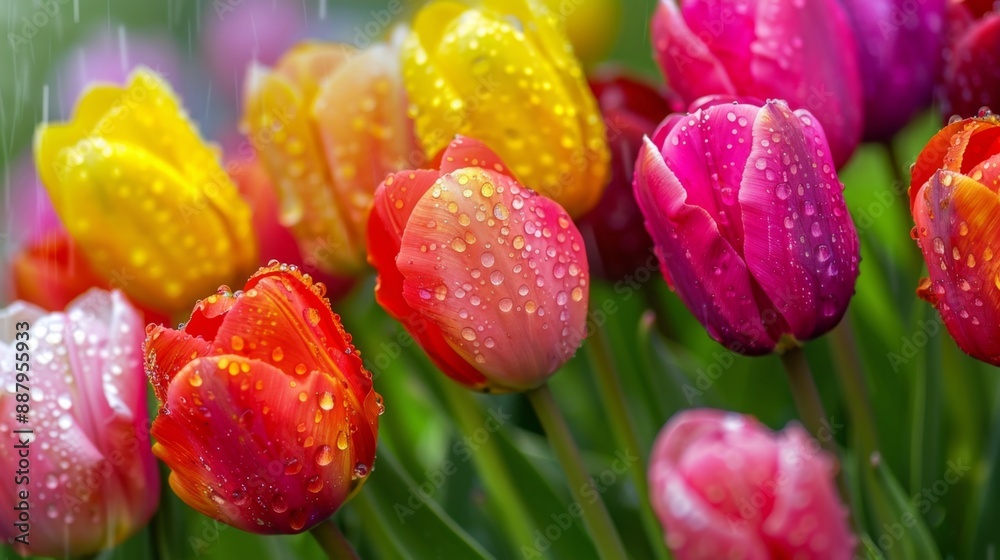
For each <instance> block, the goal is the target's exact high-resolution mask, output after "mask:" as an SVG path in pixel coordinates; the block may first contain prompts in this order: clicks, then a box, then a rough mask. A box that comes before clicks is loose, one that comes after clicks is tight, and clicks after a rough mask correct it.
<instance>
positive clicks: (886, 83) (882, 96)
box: [841, 0, 947, 141]
mask: <svg viewBox="0 0 1000 560" xmlns="http://www.w3.org/2000/svg"><path fill="white" fill-rule="evenodd" d="M841 2H842V3H843V5H844V8H845V9H846V10H847V14H848V16H849V17H850V20H851V23H852V24H853V26H854V30H855V38H856V39H857V43H858V56H859V62H860V67H861V84H862V87H863V88H864V117H865V122H864V138H865V139H866V140H871V141H888V140H890V139H892V137H893V136H895V134H896V133H897V132H898V131H899V130H900V129H901V128H903V127H904V126H906V124H907V123H908V122H910V119H912V118H913V116H914V115H916V114H917V113H918V112H919V111H921V110H923V109H925V108H927V107H929V106H930V104H931V99H932V97H933V93H934V85H935V83H936V82H937V79H938V76H939V75H940V71H941V62H942V58H941V50H942V47H943V46H944V20H945V7H946V3H947V1H946V0H922V1H921V2H920V3H919V4H918V3H917V2H914V1H913V0H841Z"/></svg>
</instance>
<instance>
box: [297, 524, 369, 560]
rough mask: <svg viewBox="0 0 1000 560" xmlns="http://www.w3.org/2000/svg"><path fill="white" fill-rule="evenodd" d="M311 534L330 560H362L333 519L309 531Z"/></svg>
mask: <svg viewBox="0 0 1000 560" xmlns="http://www.w3.org/2000/svg"><path fill="white" fill-rule="evenodd" d="M309 532H310V533H312V536H313V538H315V539H316V542H317V543H318V544H319V547H320V548H322V549H323V552H325V553H326V557H327V558H329V559H330V560H358V559H359V558H360V557H359V556H358V553H357V552H356V551H355V550H354V547H353V546H351V543H350V541H348V540H347V538H346V537H344V533H342V532H341V531H340V527H338V526H337V522H336V521H334V520H333V518H332V517H329V518H327V519H326V520H324V521H322V522H320V524H319V525H316V526H315V527H313V528H312V529H309Z"/></svg>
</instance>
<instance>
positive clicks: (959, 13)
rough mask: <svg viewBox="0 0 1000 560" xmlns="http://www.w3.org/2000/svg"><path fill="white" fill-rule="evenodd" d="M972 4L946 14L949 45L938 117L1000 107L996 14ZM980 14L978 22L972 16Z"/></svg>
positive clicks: (969, 114)
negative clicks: (948, 26) (949, 36)
mask: <svg viewBox="0 0 1000 560" xmlns="http://www.w3.org/2000/svg"><path fill="white" fill-rule="evenodd" d="M979 8H980V7H977V6H976V5H975V3H969V2H963V3H960V4H959V3H956V4H953V5H952V6H951V8H950V10H949V18H950V20H951V34H952V37H951V38H950V40H951V45H950V47H949V49H948V53H947V58H946V62H945V71H944V83H945V88H944V99H943V108H942V113H943V115H944V116H945V118H948V117H950V116H951V115H959V116H961V117H972V116H974V115H976V113H978V112H979V109H980V108H982V107H984V106H985V107H992V108H994V109H998V106H1000V11H994V12H989V13H985V12H984V11H983V10H981V9H979ZM979 14H982V17H981V18H980V19H974V18H973V16H975V15H979Z"/></svg>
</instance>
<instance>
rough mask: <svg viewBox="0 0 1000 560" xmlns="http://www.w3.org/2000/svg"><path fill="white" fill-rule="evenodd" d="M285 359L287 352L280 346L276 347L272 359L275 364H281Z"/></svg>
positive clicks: (272, 352)
mask: <svg viewBox="0 0 1000 560" xmlns="http://www.w3.org/2000/svg"><path fill="white" fill-rule="evenodd" d="M284 358H285V351H284V350H282V349H281V347H280V346H278V347H276V348H275V349H274V350H271V359H272V360H274V361H275V362H280V361H281V360H283V359H284Z"/></svg>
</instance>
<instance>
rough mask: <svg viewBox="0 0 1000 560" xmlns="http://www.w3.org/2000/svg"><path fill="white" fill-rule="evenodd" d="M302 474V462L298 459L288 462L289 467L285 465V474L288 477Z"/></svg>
mask: <svg viewBox="0 0 1000 560" xmlns="http://www.w3.org/2000/svg"><path fill="white" fill-rule="evenodd" d="M300 472H302V461H299V460H298V459H295V458H293V459H292V460H290V461H288V464H287V465H285V474H287V475H295V474H299V473H300Z"/></svg>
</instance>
